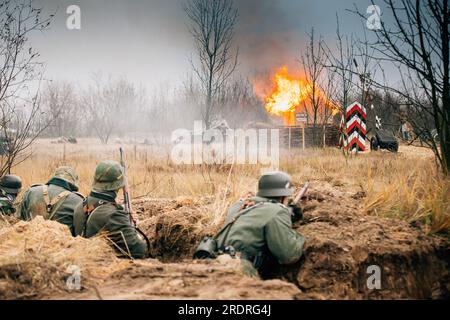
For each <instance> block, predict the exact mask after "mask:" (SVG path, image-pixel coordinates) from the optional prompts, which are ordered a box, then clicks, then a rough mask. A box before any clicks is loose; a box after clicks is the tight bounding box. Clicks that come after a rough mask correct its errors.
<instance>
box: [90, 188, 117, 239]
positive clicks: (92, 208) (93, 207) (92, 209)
mask: <svg viewBox="0 0 450 320" xmlns="http://www.w3.org/2000/svg"><path fill="white" fill-rule="evenodd" d="M107 204H112V205H115V206H117V204H116V203H113V202H108V201H103V200H99V201H98V202H96V203H95V204H90V205H89V204H88V197H86V198H84V200H83V213H84V214H85V215H86V219H85V220H84V226H83V231H82V232H81V236H82V237H84V235H85V234H86V228H87V225H88V223H89V221H90V220H91V218H92V216H93V215H94V213H95V212H96V211H97V209H98V208H100V207H102V206H104V205H107Z"/></svg>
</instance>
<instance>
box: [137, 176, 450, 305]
mask: <svg viewBox="0 0 450 320" xmlns="http://www.w3.org/2000/svg"><path fill="white" fill-rule="evenodd" d="M365 196H366V195H365V193H364V192H362V191H359V192H355V191H349V190H346V189H345V186H337V185H332V184H330V183H328V182H323V181H316V182H313V183H312V188H311V189H310V191H309V193H308V198H307V199H306V201H304V203H303V207H304V212H305V219H304V221H303V222H301V223H299V224H298V225H296V226H295V228H296V229H298V231H299V232H301V233H302V234H304V235H305V237H306V239H307V242H306V246H305V256H304V258H303V259H302V261H300V262H299V263H298V264H297V265H295V266H290V267H277V266H275V265H273V266H271V268H270V270H268V271H267V272H266V277H267V278H269V279H271V278H279V279H285V280H288V281H289V282H291V283H294V284H295V285H296V286H297V287H298V288H300V289H301V291H302V293H299V295H298V298H324V299H329V298H350V299H352V298H353V299H362V298H363V299H365V298H447V297H449V295H450V271H449V270H450V268H449V266H450V251H449V245H448V242H446V240H445V239H443V238H439V237H430V236H426V235H425V234H424V233H423V232H422V230H420V228H418V227H414V226H412V225H410V224H408V223H407V222H405V221H402V220H395V219H384V218H379V217H376V216H368V215H366V214H363V213H362V209H361V203H362V200H363V199H364V197H365ZM209 205H210V204H209V203H208V202H202V201H198V202H195V203H194V202H192V201H184V202H180V201H179V200H164V201H159V200H157V199H153V200H148V201H144V202H143V203H142V204H141V206H142V207H143V208H144V209H143V210H142V217H143V219H144V221H143V225H144V228H145V230H146V232H147V233H148V234H149V236H150V238H151V239H153V241H154V248H153V249H154V253H155V254H156V256H157V257H159V258H162V259H163V260H165V261H178V262H179V261H181V260H183V259H186V258H190V256H191V254H192V250H194V249H195V246H196V245H197V243H198V241H199V240H200V239H201V237H202V236H204V235H205V234H213V233H214V231H216V229H217V226H211V225H209V224H208V223H209V222H210V220H208V219H206V218H205V211H206V210H208V206H209ZM145 208H147V209H145ZM147 215H150V218H147V219H146V218H145V217H146V216H147ZM372 265H375V266H378V267H379V268H380V270H381V290H369V289H368V286H367V280H368V278H369V277H370V275H371V273H370V274H369V273H368V267H369V266H372Z"/></svg>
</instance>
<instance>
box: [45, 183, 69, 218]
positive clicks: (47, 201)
mask: <svg viewBox="0 0 450 320" xmlns="http://www.w3.org/2000/svg"><path fill="white" fill-rule="evenodd" d="M71 193H72V192H70V191H69V190H64V191H62V192H60V193H59V194H57V195H56V196H55V197H53V199H50V195H49V193H48V185H46V184H44V185H42V196H43V197H44V202H45V205H46V208H47V213H48V214H49V215H50V217H49V220H52V218H53V216H54V214H55V212H56V211H57V209H58V207H59V206H57V207H54V206H55V205H56V204H57V203H59V202H60V201H61V200H62V199H64V198H66V197H67V196H68V195H70V194H71ZM60 205H61V203H60Z"/></svg>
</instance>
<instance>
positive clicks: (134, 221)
mask: <svg viewBox="0 0 450 320" xmlns="http://www.w3.org/2000/svg"><path fill="white" fill-rule="evenodd" d="M119 151H120V165H121V166H122V170H123V178H124V180H125V185H124V187H123V202H124V207H125V212H126V213H127V214H128V215H129V216H130V222H131V225H132V226H133V227H134V228H135V229H136V231H137V232H138V233H140V234H141V236H142V238H144V240H145V242H146V243H147V250H148V252H149V253H150V240H149V239H148V237H147V235H146V234H145V233H144V232H143V231H142V230H141V229H139V228H138V227H137V224H138V221H137V218H134V217H133V211H132V208H131V197H130V187H129V185H128V176H127V171H126V165H125V158H124V151H123V148H122V147H120V149H119Z"/></svg>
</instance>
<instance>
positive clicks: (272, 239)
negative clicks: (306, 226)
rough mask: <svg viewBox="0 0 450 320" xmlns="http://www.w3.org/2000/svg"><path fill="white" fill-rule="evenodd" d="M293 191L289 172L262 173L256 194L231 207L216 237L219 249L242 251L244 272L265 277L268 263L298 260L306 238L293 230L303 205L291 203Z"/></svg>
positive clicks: (227, 251)
mask: <svg viewBox="0 0 450 320" xmlns="http://www.w3.org/2000/svg"><path fill="white" fill-rule="evenodd" d="M293 193H294V188H293V187H292V185H291V177H290V176H289V175H288V174H286V173H284V172H279V171H276V172H269V173H266V174H264V175H262V176H261V178H260V179H259V183H258V192H257V194H256V196H255V197H249V198H247V199H242V200H239V201H238V202H236V203H235V204H233V205H232V206H231V207H230V208H229V210H228V214H227V217H226V220H225V227H224V228H223V229H222V230H221V232H219V234H218V235H217V236H216V239H217V247H218V249H219V251H221V252H224V253H228V254H230V255H233V254H235V253H236V254H237V253H239V255H240V258H241V265H242V267H243V270H244V272H245V273H246V274H248V275H254V276H257V275H260V276H264V275H263V270H264V269H265V268H264V267H265V266H267V264H268V263H269V262H270V263H272V262H274V261H275V262H276V263H278V264H281V265H289V264H293V263H295V262H297V261H298V260H299V259H300V257H301V256H302V253H303V245H304V243H305V239H304V237H303V236H302V235H301V234H300V233H298V232H297V231H295V230H293V229H292V223H293V222H295V221H296V220H298V219H300V218H301V216H302V215H301V209H300V207H290V206H289V200H290V197H291V196H292V195H293Z"/></svg>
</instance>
